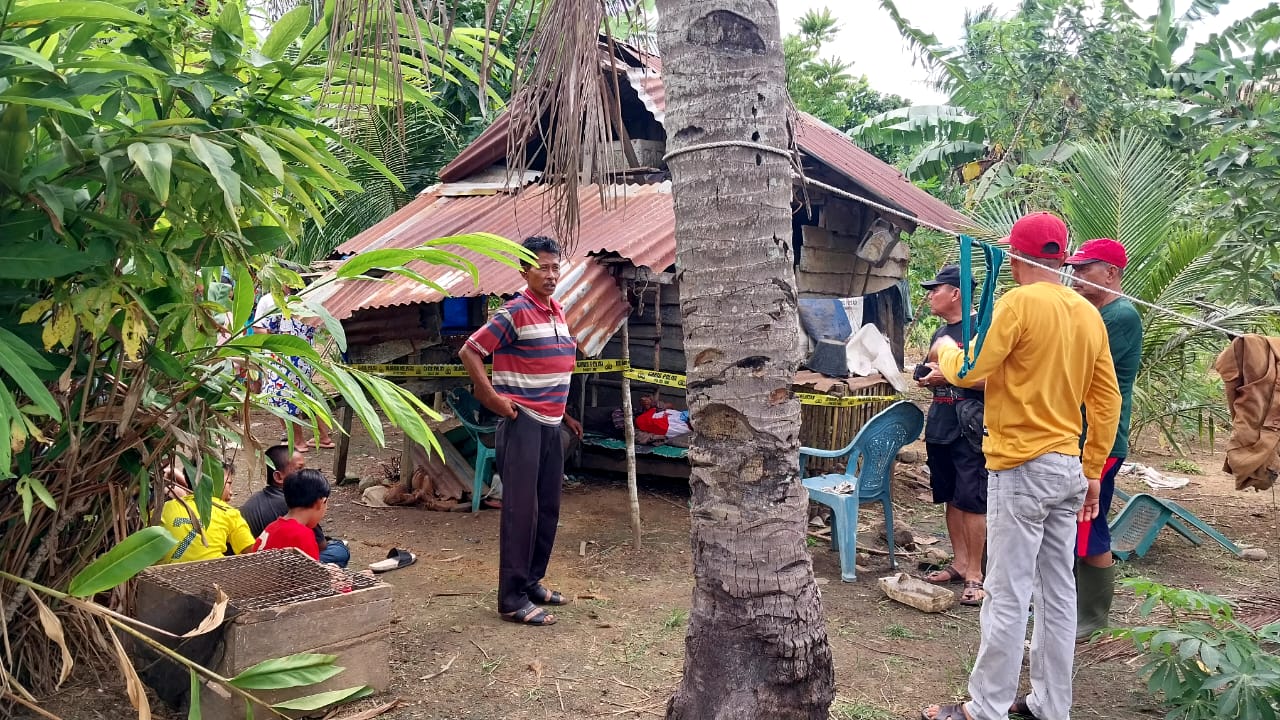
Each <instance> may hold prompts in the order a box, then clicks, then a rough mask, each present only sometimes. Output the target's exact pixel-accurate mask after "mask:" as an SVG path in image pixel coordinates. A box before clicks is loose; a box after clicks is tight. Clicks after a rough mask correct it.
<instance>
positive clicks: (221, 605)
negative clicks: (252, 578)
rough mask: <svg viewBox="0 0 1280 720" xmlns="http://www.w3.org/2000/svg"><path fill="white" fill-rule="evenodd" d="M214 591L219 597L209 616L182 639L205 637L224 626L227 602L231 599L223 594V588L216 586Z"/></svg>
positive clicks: (215, 600)
mask: <svg viewBox="0 0 1280 720" xmlns="http://www.w3.org/2000/svg"><path fill="white" fill-rule="evenodd" d="M213 589H214V590H215V591H217V593H218V595H217V597H216V598H215V599H214V601H213V607H212V608H211V609H210V610H209V615H208V616H206V617H205V619H204V620H201V621H200V624H199V625H197V626H196V627H195V629H194V630H192V631H191V632H189V633H186V634H185V635H183V636H182V637H195V636H196V635H203V634H205V633H207V632H209V631H210V630H216V629H217V628H218V627H220V626H221V625H222V620H223V618H225V617H226V615H227V602H228V600H229V599H228V598H227V594H226V593H224V592H222V588H220V587H218V586H217V585H214V586H213Z"/></svg>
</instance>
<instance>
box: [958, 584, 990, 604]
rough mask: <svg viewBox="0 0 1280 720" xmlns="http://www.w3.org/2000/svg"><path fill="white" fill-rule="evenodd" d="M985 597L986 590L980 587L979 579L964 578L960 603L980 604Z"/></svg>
mask: <svg viewBox="0 0 1280 720" xmlns="http://www.w3.org/2000/svg"><path fill="white" fill-rule="evenodd" d="M986 599H987V592H986V591H985V590H983V589H982V581H981V580H966V581H965V583H964V592H962V593H960V604H961V605H969V606H971V607H972V606H976V605H981V604H982V601H983V600H986Z"/></svg>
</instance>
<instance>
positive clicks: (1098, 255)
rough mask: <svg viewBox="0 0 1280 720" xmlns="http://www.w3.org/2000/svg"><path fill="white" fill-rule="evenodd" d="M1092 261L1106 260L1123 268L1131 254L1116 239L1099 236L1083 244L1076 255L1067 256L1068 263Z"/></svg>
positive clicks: (1105, 261)
mask: <svg viewBox="0 0 1280 720" xmlns="http://www.w3.org/2000/svg"><path fill="white" fill-rule="evenodd" d="M1091 262H1104V263H1107V264H1108V265H1115V266H1116V267H1118V268H1120V269H1121V270H1123V269H1124V266H1125V265H1128V264H1129V254H1128V253H1126V252H1125V251H1124V246H1123V245H1121V244H1120V243H1118V242H1116V241H1115V240H1112V239H1111V238H1098V239H1096V240H1090V241H1088V242H1086V243H1085V244H1083V245H1081V246H1080V248H1079V249H1078V250H1076V252H1075V254H1074V255H1072V256H1071V257H1069V258H1067V264H1068V265H1088V264H1089V263H1091Z"/></svg>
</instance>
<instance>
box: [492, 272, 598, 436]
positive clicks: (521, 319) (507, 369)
mask: <svg viewBox="0 0 1280 720" xmlns="http://www.w3.org/2000/svg"><path fill="white" fill-rule="evenodd" d="M467 347H469V348H471V349H472V350H474V351H475V352H477V353H479V354H480V355H481V356H482V357H488V356H490V355H492V356H493V389H494V390H496V391H497V392H498V394H499V395H502V396H504V397H508V398H510V399H511V401H512V402H514V403H515V404H516V406H517V407H519V408H520V409H521V410H522V411H524V412H525V413H527V414H528V415H529V416H530V417H532V418H533V419H535V420H537V421H538V422H540V423H543V424H546V425H558V424H559V423H560V421H561V419H562V418H563V417H564V407H565V403H566V402H567V401H568V400H569V379H570V378H571V377H573V363H574V361H575V360H576V359H577V350H578V346H577V344H576V343H575V342H574V341H573V335H571V334H570V333H569V325H568V323H567V322H565V318H564V308H562V307H560V303H558V302H556V301H555V300H554V299H553V300H552V301H551V307H546V306H545V305H542V304H540V303H539V302H538V301H537V300H536V299H534V298H533V297H532V296H531V295H527V294H525V295H517V296H516V297H515V298H513V299H512V300H511V301H510V302H508V303H507V304H506V305H503V306H502V308H500V309H499V310H498V311H497V312H495V313H494V314H493V317H491V318H489V322H487V323H485V325H484V327H482V328H480V329H479V330H477V331H475V332H474V333H472V335H471V337H469V338H467Z"/></svg>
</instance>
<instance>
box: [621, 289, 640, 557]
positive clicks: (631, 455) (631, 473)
mask: <svg viewBox="0 0 1280 720" xmlns="http://www.w3.org/2000/svg"><path fill="white" fill-rule="evenodd" d="M630 324H631V316H630V314H628V315H627V319H626V321H625V322H623V323H622V361H623V362H624V363H626V364H630V362H631V331H630V330H629V329H628V326H629V325H630ZM622 417H623V425H622V428H623V433H624V435H625V437H626V439H627V498H628V499H629V500H630V501H631V544H632V546H633V547H635V549H636V550H639V549H640V493H639V491H638V490H637V489H636V428H635V417H634V416H632V414H631V378H628V377H627V374H626V373H623V374H622Z"/></svg>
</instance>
